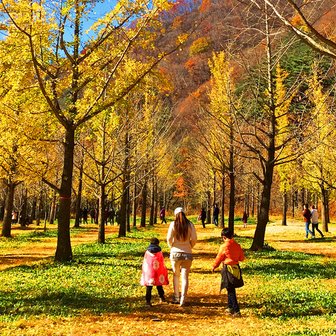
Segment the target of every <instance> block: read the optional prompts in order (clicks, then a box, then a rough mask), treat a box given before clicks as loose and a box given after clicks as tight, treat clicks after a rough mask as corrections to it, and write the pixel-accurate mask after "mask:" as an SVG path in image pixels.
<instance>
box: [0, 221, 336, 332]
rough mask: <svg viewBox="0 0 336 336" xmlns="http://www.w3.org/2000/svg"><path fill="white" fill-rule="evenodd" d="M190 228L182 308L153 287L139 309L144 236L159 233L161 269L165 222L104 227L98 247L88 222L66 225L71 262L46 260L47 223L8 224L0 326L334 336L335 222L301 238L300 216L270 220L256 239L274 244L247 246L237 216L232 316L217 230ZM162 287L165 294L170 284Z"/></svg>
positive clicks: (247, 233)
mask: <svg viewBox="0 0 336 336" xmlns="http://www.w3.org/2000/svg"><path fill="white" fill-rule="evenodd" d="M196 228H197V232H198V237H199V242H198V243H197V245H196V247H195V250H194V253H195V259H194V262H193V266H192V273H191V274H190V288H189V298H188V299H189V304H188V305H187V306H186V307H182V308H181V307H179V306H177V305H173V304H171V303H169V302H168V303H164V304H160V303H159V300H158V297H157V294H156V291H155V289H154V290H153V294H154V295H153V304H154V305H153V307H152V308H146V307H145V305H144V303H145V300H144V292H145V290H144V288H143V287H141V286H140V285H139V278H140V272H141V262H142V256H143V253H144V250H145V248H146V246H147V245H148V239H149V237H152V236H154V235H155V236H158V237H159V238H160V239H161V241H162V244H161V246H162V248H163V251H164V252H165V256H166V264H167V266H168V268H170V263H169V258H168V252H169V251H168V248H167V245H166V243H165V241H164V240H165V239H164V238H165V235H166V231H167V226H165V225H162V226H161V225H158V226H156V227H155V228H154V229H146V230H144V231H138V230H137V231H133V232H132V233H131V234H129V236H128V237H127V238H123V239H119V238H117V227H111V226H108V227H107V237H108V239H107V244H105V245H103V246H101V245H100V246H99V245H98V244H96V243H94V242H95V240H96V238H97V229H96V228H95V227H91V226H89V227H87V228H85V229H79V230H75V231H73V233H72V242H73V246H74V255H75V260H74V262H72V263H68V264H57V263H54V262H52V259H51V258H48V257H49V256H52V255H53V253H54V250H55V241H56V240H55V239H56V238H55V232H54V231H53V230H50V231H47V233H42V232H39V231H34V230H32V231H29V230H27V231H25V232H23V233H22V232H21V231H19V230H16V231H15V230H14V234H15V237H14V238H13V239H12V240H10V241H8V240H4V239H3V238H1V240H0V247H1V256H0V258H1V259H0V260H1V264H2V265H1V269H2V271H1V272H0V312H1V316H0V327H1V329H0V334H1V335H202V336H203V335H336V280H335V278H336V260H335V256H336V254H335V251H336V249H335V247H336V240H335V235H334V233H333V232H334V231H335V226H331V227H330V231H331V233H328V234H327V235H326V238H325V239H319V238H317V239H315V240H313V239H309V240H305V239H304V228H303V224H302V223H290V224H289V225H288V227H283V226H281V225H279V224H277V223H273V224H270V225H269V226H268V229H267V234H266V241H267V243H268V244H269V245H270V246H271V247H273V248H274V249H275V250H269V251H266V252H258V253H252V252H250V251H248V248H249V247H250V245H251V238H252V237H253V232H254V226H253V225H249V227H248V228H246V229H244V228H242V227H241V224H237V228H236V233H237V235H238V237H237V240H238V241H239V242H240V243H241V245H242V246H243V247H244V249H245V250H246V257H247V258H246V261H245V262H244V263H242V268H243V272H244V280H245V286H244V287H243V288H240V289H238V290H237V293H238V300H239V302H240V305H241V312H242V317H240V318H233V317H231V316H230V315H227V314H226V313H225V308H226V295H225V293H222V294H219V278H220V274H219V271H218V272H215V273H212V272H211V265H212V261H213V259H214V257H215V255H216V253H217V250H218V247H219V244H220V240H219V238H218V237H219V233H220V229H219V228H215V227H214V226H213V225H208V226H207V228H206V229H203V228H202V227H201V225H199V224H197V225H196ZM84 243H87V244H84ZM40 258H43V260H42V261H39V262H37V260H38V259H40ZM170 280H171V282H172V275H171V273H170ZM165 290H166V294H167V297H168V298H171V295H172V284H171V285H169V286H166V287H165Z"/></svg>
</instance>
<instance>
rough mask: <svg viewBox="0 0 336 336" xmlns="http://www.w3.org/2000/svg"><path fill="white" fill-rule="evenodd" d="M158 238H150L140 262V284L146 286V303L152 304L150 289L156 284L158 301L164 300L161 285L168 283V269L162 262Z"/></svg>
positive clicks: (149, 305)
mask: <svg viewBox="0 0 336 336" xmlns="http://www.w3.org/2000/svg"><path fill="white" fill-rule="evenodd" d="M159 243H160V242H159V240H158V239H157V238H152V239H151V240H150V244H149V246H148V247H147V250H146V252H145V255H144V260H143V264H142V275H141V281H140V283H141V285H142V286H146V304H147V306H148V307H151V306H152V302H151V300H152V289H153V286H156V288H157V291H158V293H159V296H160V302H165V301H166V298H165V293H164V290H163V287H162V286H163V285H168V284H169V281H168V270H167V268H166V266H165V263H164V257H163V254H162V252H161V247H160V246H159Z"/></svg>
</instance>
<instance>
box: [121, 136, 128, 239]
mask: <svg viewBox="0 0 336 336" xmlns="http://www.w3.org/2000/svg"><path fill="white" fill-rule="evenodd" d="M129 142H130V137H129V133H128V132H126V134H125V153H124V154H125V156H124V166H123V182H122V197H121V204H120V224H119V237H126V231H127V214H128V211H127V208H128V199H129V197H128V190H129V184H130V182H129V150H130V149H129V146H130V144H129Z"/></svg>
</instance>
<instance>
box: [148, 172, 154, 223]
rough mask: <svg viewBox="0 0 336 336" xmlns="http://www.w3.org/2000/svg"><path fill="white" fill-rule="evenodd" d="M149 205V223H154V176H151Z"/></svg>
mask: <svg viewBox="0 0 336 336" xmlns="http://www.w3.org/2000/svg"><path fill="white" fill-rule="evenodd" d="M151 196H152V197H151V205H150V215H149V225H151V226H153V225H154V207H155V184H154V176H153V178H152V191H151Z"/></svg>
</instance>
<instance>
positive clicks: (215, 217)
mask: <svg viewBox="0 0 336 336" xmlns="http://www.w3.org/2000/svg"><path fill="white" fill-rule="evenodd" d="M218 216H219V207H218V204H217V203H216V204H215V206H214V210H213V223H214V224H215V225H216V226H218Z"/></svg>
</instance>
